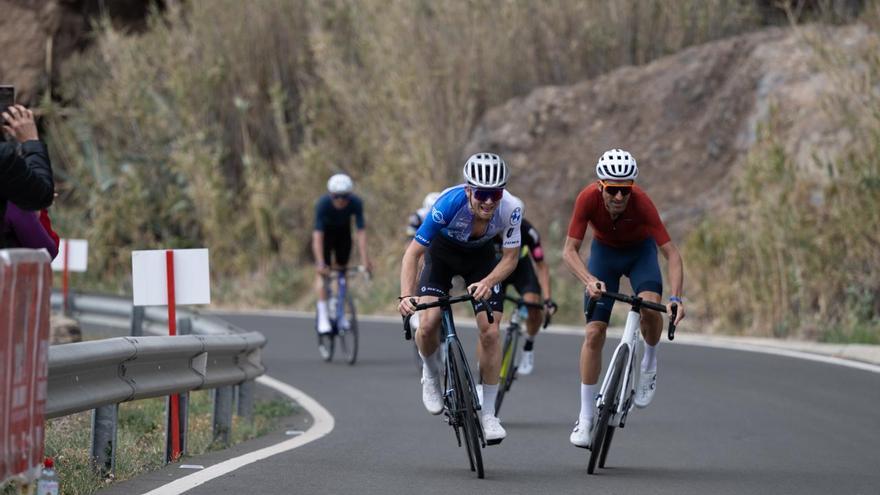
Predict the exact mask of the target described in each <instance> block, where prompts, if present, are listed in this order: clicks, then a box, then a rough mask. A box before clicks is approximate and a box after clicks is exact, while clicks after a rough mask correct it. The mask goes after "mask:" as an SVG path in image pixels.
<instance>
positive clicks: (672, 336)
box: [667, 304, 678, 340]
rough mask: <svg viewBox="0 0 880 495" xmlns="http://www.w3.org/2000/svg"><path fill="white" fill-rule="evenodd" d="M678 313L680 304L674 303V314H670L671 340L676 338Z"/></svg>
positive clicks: (669, 332) (668, 332) (669, 333)
mask: <svg viewBox="0 0 880 495" xmlns="http://www.w3.org/2000/svg"><path fill="white" fill-rule="evenodd" d="M677 314H678V304H673V305H672V314H671V315H669V330H668V331H667V334H668V335H669V340H675V316H676V315H677Z"/></svg>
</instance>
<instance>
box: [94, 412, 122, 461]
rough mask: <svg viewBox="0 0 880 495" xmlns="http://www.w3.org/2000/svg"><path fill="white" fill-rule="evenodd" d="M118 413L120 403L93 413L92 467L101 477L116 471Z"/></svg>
mask: <svg viewBox="0 0 880 495" xmlns="http://www.w3.org/2000/svg"><path fill="white" fill-rule="evenodd" d="M118 414H119V405H118V404H110V405H108V406H101V407H99V408H97V409H95V410H94V412H93V413H92V468H93V469H94V470H95V472H97V473H98V474H99V475H100V476H101V477H106V476H107V475H109V474H110V473H114V472H116V425H117V421H116V420H117V417H118Z"/></svg>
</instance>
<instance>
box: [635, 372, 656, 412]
mask: <svg viewBox="0 0 880 495" xmlns="http://www.w3.org/2000/svg"><path fill="white" fill-rule="evenodd" d="M656 391H657V370H654V371H645V370H642V372H641V374H640V375H639V385H638V386H637V387H636V396H635V404H636V407H638V408H639V409H643V408H646V407H648V405H649V404H651V401H652V400H654V392H656Z"/></svg>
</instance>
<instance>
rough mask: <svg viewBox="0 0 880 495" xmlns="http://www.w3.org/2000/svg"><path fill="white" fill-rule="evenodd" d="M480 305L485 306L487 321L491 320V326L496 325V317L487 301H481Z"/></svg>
mask: <svg viewBox="0 0 880 495" xmlns="http://www.w3.org/2000/svg"><path fill="white" fill-rule="evenodd" d="M480 304H482V305H483V309H484V310H485V311H486V319H487V320H489V324H490V325H491V324H493V323H495V317H494V316H493V315H492V308H490V307H489V303H488V302H487V301H486V300H485V299H480Z"/></svg>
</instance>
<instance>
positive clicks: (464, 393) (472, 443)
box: [447, 346, 485, 479]
mask: <svg viewBox="0 0 880 495" xmlns="http://www.w3.org/2000/svg"><path fill="white" fill-rule="evenodd" d="M449 350H450V352H451V353H452V355H451V356H447V357H448V359H449V360H450V365H451V366H450V369H451V370H452V371H453V373H454V374H455V376H454V377H453V378H454V381H453V383H454V384H455V393H456V397H457V398H458V405H459V407H460V409H459V410H458V411H457V413H458V414H460V415H461V416H460V417H461V420H462V421H461V426H462V428H463V429H464V443H465V448H466V450H467V454H468V462H470V465H471V471H476V472H477V477H478V478H481V479H482V478H483V477H484V475H485V473H484V471H483V453H482V451H481V450H480V449H481V447H482V445H481V442H480V436H481V435H480V428H481V427H480V416H479V414H480V413H479V412H478V411H477V408H476V407H475V405H474V393H473V383H470V381H469V380H468V379H467V376H468V375H467V372H466V369H465V367H466V366H467V365H468V364H467V361H466V360H465V357H464V354H463V353H462V351H461V348H460V347H459V346H452V347H451V348H450V349H449Z"/></svg>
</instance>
